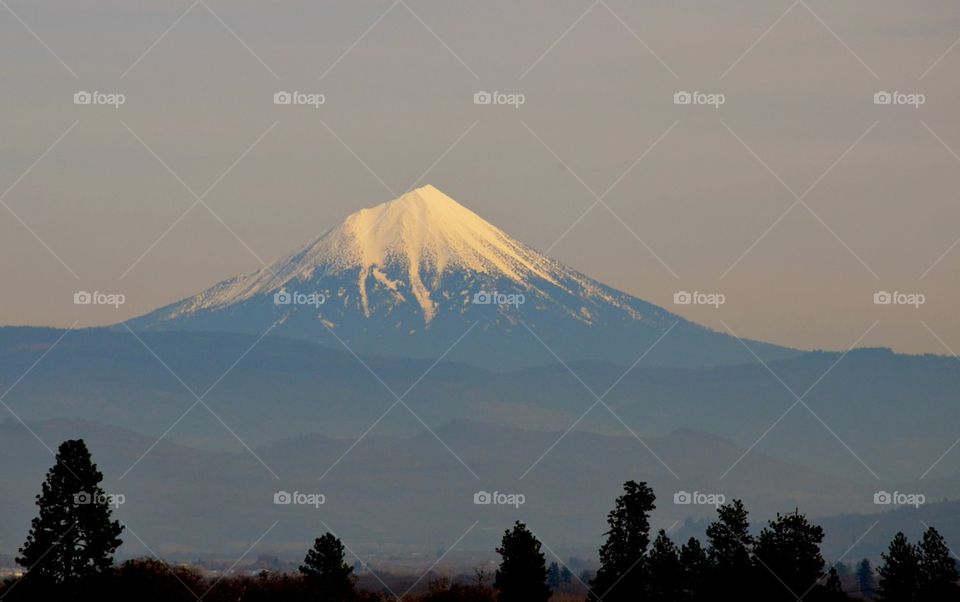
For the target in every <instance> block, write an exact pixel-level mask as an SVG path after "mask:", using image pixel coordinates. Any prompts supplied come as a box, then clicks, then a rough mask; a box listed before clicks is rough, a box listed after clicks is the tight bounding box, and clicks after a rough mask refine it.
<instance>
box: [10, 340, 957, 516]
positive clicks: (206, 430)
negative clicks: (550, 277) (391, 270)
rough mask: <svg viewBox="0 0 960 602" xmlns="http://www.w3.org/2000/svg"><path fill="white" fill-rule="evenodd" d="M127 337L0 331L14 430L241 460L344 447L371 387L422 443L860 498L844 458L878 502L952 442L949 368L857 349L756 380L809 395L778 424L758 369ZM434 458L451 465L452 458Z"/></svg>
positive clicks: (779, 365)
mask: <svg viewBox="0 0 960 602" xmlns="http://www.w3.org/2000/svg"><path fill="white" fill-rule="evenodd" d="M138 336H139V337H140V339H141V340H142V341H143V343H144V344H146V345H147V346H148V347H149V348H150V350H148V349H147V348H145V347H144V345H143V344H141V341H140V340H137V338H135V337H134V336H132V335H131V334H130V333H129V332H127V331H126V330H124V331H120V332H118V331H111V330H108V329H103V328H98V329H83V330H75V331H72V332H65V331H62V330H55V329H42V328H26V327H21V328H0V391H4V390H6V389H7V388H10V387H11V386H12V385H14V384H16V386H13V388H12V389H11V390H10V392H9V393H8V394H7V395H5V396H4V398H3V401H4V403H5V404H6V405H7V406H9V408H10V409H11V410H12V411H13V412H15V413H16V415H17V416H19V417H21V418H22V419H24V420H26V421H45V420H51V419H61V418H67V419H83V420H88V421H93V422H98V423H101V424H108V425H112V426H116V427H121V428H125V429H129V430H132V431H135V432H138V433H141V434H143V435H146V436H149V437H154V438H157V437H160V435H162V434H163V433H164V432H165V431H167V429H168V428H169V427H170V426H171V425H175V426H174V428H172V430H170V431H169V432H168V433H167V435H166V437H167V438H168V439H170V440H175V441H178V442H180V443H183V444H186V445H190V446H192V447H202V448H205V449H209V450H225V449H237V448H240V449H242V448H241V446H240V444H239V442H238V441H237V439H236V438H235V437H234V435H233V434H232V433H236V435H237V436H238V437H240V438H241V439H242V440H243V441H244V442H246V443H247V444H248V445H250V446H254V447H255V446H267V445H271V444H272V443H274V442H276V441H279V440H281V439H286V438H291V437H297V436H300V435H308V434H322V435H326V436H332V437H359V436H360V435H361V434H362V433H364V432H365V431H366V430H367V429H368V428H369V427H370V426H371V425H372V424H373V423H374V421H376V420H377V419H378V418H379V417H380V416H382V415H383V414H384V412H386V411H387V409H388V408H390V406H391V404H392V403H393V402H394V401H395V398H394V397H393V396H392V394H391V393H390V392H389V391H388V390H387V389H386V388H385V387H384V386H383V384H381V382H380V381H379V380H378V378H379V379H382V381H383V383H385V384H386V385H387V386H389V387H390V388H391V389H393V390H394V391H396V392H398V394H400V393H403V392H405V391H407V390H408V389H410V390H409V393H408V394H407V395H406V396H405V397H404V402H405V403H406V404H407V405H408V406H409V407H410V408H411V409H412V410H413V411H414V412H416V414H417V416H418V417H419V418H420V419H422V420H423V422H424V423H426V424H427V425H430V426H431V427H432V428H433V427H438V426H439V425H441V424H444V423H448V422H451V421H457V420H464V419H468V420H476V421H484V422H487V423H491V424H495V425H499V426H509V427H516V428H525V429H529V430H542V431H560V432H563V431H564V430H566V429H568V428H570V427H571V425H574V424H575V425H576V426H575V429H574V430H575V431H576V432H582V433H595V434H613V435H623V434H624V433H626V432H627V431H626V427H625V425H627V426H628V427H629V428H630V429H632V430H634V432H637V433H648V434H651V435H664V434H666V433H671V432H673V431H676V430H678V429H688V430H696V431H701V432H709V433H712V434H713V435H716V436H720V437H723V438H725V439H728V440H730V441H732V442H733V443H735V444H736V445H738V446H740V447H743V448H747V447H750V446H752V445H754V444H756V449H755V451H762V452H763V453H765V454H767V455H769V456H773V457H776V458H778V459H780V460H784V461H787V462H790V463H792V464H796V465H801V466H806V467H808V468H811V469H816V470H821V471H826V472H830V473H832V474H834V475H838V476H842V477H844V478H849V479H855V480H861V481H867V482H869V481H875V480H876V479H875V477H874V476H873V475H872V474H871V473H870V471H869V470H868V469H867V468H866V467H865V466H864V465H863V464H861V463H860V462H859V461H858V460H857V457H859V458H861V459H862V460H863V461H864V462H866V464H867V465H868V466H869V467H870V469H872V470H873V471H875V472H876V474H877V476H879V477H880V478H881V479H882V483H881V484H882V485H883V486H884V487H894V486H895V485H896V484H897V483H898V482H901V481H910V480H913V479H916V478H917V477H918V476H919V475H921V474H924V473H925V472H926V471H927V469H928V468H930V466H931V465H932V464H933V463H934V462H936V461H937V459H938V458H940V457H941V456H942V455H943V454H944V452H945V451H946V450H948V449H953V448H952V446H953V444H954V443H955V442H956V439H957V431H958V428H957V427H958V414H957V383H958V382H960V362H957V361H956V360H955V359H954V358H952V357H947V356H909V355H898V354H895V353H892V352H890V351H885V350H880V349H855V350H853V351H851V352H850V353H848V354H846V355H845V356H842V354H840V353H831V352H820V353H805V354H802V355H800V356H798V357H796V358H791V359H787V360H781V361H778V362H772V363H770V364H768V365H769V366H770V368H771V369H772V370H774V371H775V372H776V374H777V376H779V377H780V378H781V379H783V382H784V383H786V384H787V385H789V386H790V388H792V389H793V390H794V391H801V392H802V391H805V390H807V388H809V387H810V386H811V385H813V384H814V383H817V385H816V386H815V387H814V388H813V389H812V390H811V391H810V392H809V394H808V395H807V396H806V397H805V398H804V403H805V404H807V405H808V406H809V408H810V409H809V410H808V409H807V408H806V407H805V406H803V405H796V407H794V408H793V409H792V410H791V411H789V412H788V413H787V414H786V415H784V413H785V412H787V411H788V409H790V408H791V406H793V405H794V404H795V402H796V400H795V398H794V397H793V396H792V395H791V394H790V392H789V391H787V390H786V388H785V387H784V386H783V385H782V384H781V383H780V382H779V381H778V380H777V378H775V377H774V376H773V375H771V374H770V372H768V371H767V369H766V368H765V367H764V366H762V365H760V364H759V363H756V362H754V363H753V364H743V365H737V366H716V367H706V368H660V367H653V366H645V365H644V362H641V363H640V364H639V365H638V366H637V367H636V368H634V369H633V370H632V371H630V373H629V374H627V375H626V376H623V377H622V378H621V376H622V375H623V371H624V369H623V368H621V367H620V366H616V365H613V364H609V363H601V362H582V363H572V364H570V368H572V369H573V370H574V371H575V372H576V374H577V376H573V375H572V374H571V373H570V372H568V371H567V370H566V368H564V367H563V366H561V365H559V364H553V365H551V366H543V367H530V368H523V369H519V370H514V371H510V372H492V371H487V370H484V369H482V368H476V367H473V366H467V365H464V364H458V363H454V362H449V361H441V362H439V363H437V364H436V366H434V367H433V368H432V370H430V372H429V374H428V375H427V376H426V377H425V378H422V379H421V378H420V376H421V375H422V374H424V373H425V372H426V371H427V370H428V369H429V368H430V367H431V365H432V364H433V360H430V359H409V358H390V357H369V356H361V357H362V359H363V362H364V363H365V364H366V366H369V367H370V369H371V370H373V372H374V373H376V376H377V377H378V378H376V377H374V376H373V375H372V374H371V373H370V372H368V371H367V369H366V367H365V366H364V365H363V364H362V363H361V362H359V361H357V358H355V357H353V356H352V355H351V354H350V353H349V352H348V351H346V350H345V349H342V348H341V349H329V348H326V347H324V346H322V345H319V344H317V343H311V342H309V341H305V340H302V339H293V338H288V337H276V336H267V337H264V338H263V339H262V340H260V341H259V342H258V338H259V335H247V334H237V333H216V332H214V333H211V332H145V333H141V334H139V335H138ZM58 340H59V341H60V342H59V343H57V341H58ZM55 343H56V344H55ZM151 351H152V352H153V353H156V357H155V356H154V355H153V353H151ZM841 356H842V357H841ZM158 357H159V358H160V359H161V360H162V362H163V363H161V362H160V361H158V359H157V358H158ZM241 357H242V360H241V361H240V362H239V363H238V364H237V365H236V367H235V368H234V369H233V370H229V372H228V369H229V368H230V367H231V366H232V365H233V364H234V363H235V362H237V360H238V358H241ZM167 367H169V369H170V370H172V371H173V372H174V373H175V374H176V375H177V376H176V377H174V376H173V375H172V374H171V373H170V372H168V370H167ZM831 367H832V369H831ZM31 368H32V369H31ZM828 370H829V374H827V375H826V376H824V377H823V378H821V376H822V375H823V374H824V373H826V372H827V371H828ZM28 371H29V374H27V376H26V377H24V378H21V377H22V376H23V375H24V373H26V372H28ZM178 378H179V379H182V381H183V383H185V384H186V385H187V386H188V387H190V389H192V390H193V391H194V392H196V393H197V394H198V395H200V394H203V393H204V392H205V391H207V389H209V388H210V387H211V385H214V384H216V386H214V387H213V388H212V389H210V391H209V392H208V393H207V394H206V395H205V396H204V402H205V404H207V405H208V406H209V407H210V408H211V410H213V411H214V412H216V414H217V416H219V417H220V418H221V419H222V420H223V421H224V423H226V424H227V425H229V427H230V428H229V430H228V429H226V428H224V425H223V424H221V423H220V422H219V420H218V419H217V418H216V417H214V416H213V415H212V414H211V413H210V412H208V411H207V410H206V409H205V408H204V406H197V407H195V408H194V409H193V410H192V411H191V412H189V413H188V414H187V415H186V416H184V412H187V410H188V409H190V408H191V406H193V405H194V404H195V402H196V398H195V397H193V394H192V393H191V392H190V391H188V390H187V389H186V388H185V387H184V386H183V385H182V384H181V382H179V381H178ZM578 378H579V379H582V380H583V382H584V383H585V384H586V385H588V386H589V387H590V388H592V389H593V390H594V391H601V392H602V391H605V390H606V389H607V388H608V387H609V386H610V385H611V384H613V383H614V382H616V383H617V385H616V387H614V388H613V389H612V390H611V391H610V392H609V394H608V395H607V396H606V397H604V403H605V404H607V405H608V406H609V407H610V409H611V410H612V411H613V412H616V417H614V415H613V414H611V413H610V412H608V411H607V410H606V409H604V407H603V406H599V405H598V406H597V407H595V408H593V409H592V410H591V411H589V412H587V410H588V409H590V407H591V405H593V404H594V402H595V399H594V398H593V397H592V395H591V394H590V393H589V392H588V391H587V390H586V388H585V387H584V386H583V385H581V383H580V382H578V380H577V379H578ZM818 381H819V382H818ZM414 384H415V385H416V386H413V388H410V387H411V386H412V385H414ZM4 412H6V410H5V409H4ZM585 412H586V414H585ZM814 413H815V414H814ZM181 416H183V418H182V419H181ZM618 418H619V419H622V420H623V423H620V422H619V420H618ZM820 420H822V421H823V423H821V422H820ZM771 425H773V426H771ZM422 429H423V423H421V422H419V421H418V420H416V419H415V418H414V417H413V416H412V415H411V414H410V413H409V412H408V411H407V410H406V409H404V407H403V406H397V407H396V408H394V409H393V410H392V411H390V412H389V414H388V415H386V416H385V417H384V418H383V420H381V421H379V422H377V424H376V428H375V431H374V432H375V433H376V434H380V435H390V436H410V435H411V434H413V433H416V432H419V431H420V430H422ZM768 431H769V432H768ZM761 435H765V436H763V437H762V440H760V441H759V442H758V439H760V438H761ZM448 443H449V444H450V445H451V447H452V448H453V449H455V450H456V449H458V445H459V442H458V441H456V440H450V441H449V442H448ZM845 446H849V449H848V448H847V447H845ZM850 450H852V451H853V452H855V454H856V456H855V455H854V454H852V453H850ZM541 451H542V450H541ZM603 457H604V456H603V455H597V456H595V457H594V460H595V461H596V462H597V463H602V461H603ZM739 470H740V467H738V468H737V469H736V470H735V471H733V472H734V473H736V472H739ZM721 472H722V471H721ZM954 473H960V454H958V453H955V452H954V453H948V454H946V456H944V457H943V458H942V459H940V461H939V462H938V463H937V466H936V469H935V470H933V471H931V472H930V474H929V475H928V476H927V478H926V479H925V480H924V483H925V484H924V488H923V489H920V491H924V492H925V493H927V494H928V497H929V498H930V499H934V498H935V497H940V495H941V493H942V494H943V495H949V496H950V497H958V494H960V482H957V483H952V484H950V483H947V484H945V485H944V486H943V487H942V488H940V489H936V490H935V489H930V487H931V486H932V484H933V479H937V478H941V477H943V476H945V475H949V474H954ZM717 476H719V473H718V474H717Z"/></svg>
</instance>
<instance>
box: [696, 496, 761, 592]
mask: <svg viewBox="0 0 960 602" xmlns="http://www.w3.org/2000/svg"><path fill="white" fill-rule="evenodd" d="M707 541H708V542H709V547H708V548H707V557H708V558H709V560H710V577H709V583H710V586H709V587H710V591H711V592H712V593H713V595H716V596H719V598H718V599H724V597H726V599H735V598H738V597H742V595H743V593H742V588H743V584H744V583H749V582H751V581H752V577H753V561H752V559H751V557H750V553H751V550H752V548H753V537H752V536H751V535H750V521H749V518H748V516H747V510H746V508H744V507H743V502H742V501H740V500H733V501H732V502H731V503H729V504H724V505H723V506H720V507H719V508H717V520H716V521H714V522H712V523H710V524H709V525H708V526H707Z"/></svg>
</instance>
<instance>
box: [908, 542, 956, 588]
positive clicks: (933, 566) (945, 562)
mask: <svg viewBox="0 0 960 602" xmlns="http://www.w3.org/2000/svg"><path fill="white" fill-rule="evenodd" d="M917 551H918V553H919V555H920V591H919V593H920V599H922V600H946V599H957V598H958V597H960V596H957V593H958V589H957V585H956V583H957V579H958V575H957V566H956V564H955V563H954V562H953V558H951V557H950V548H948V547H947V542H946V541H944V539H943V536H942V535H940V533H938V532H937V530H936V529H934V528H933V527H929V528H928V529H927V530H926V532H925V533H924V534H923V540H922V541H921V542H920V545H919V546H918V550H917Z"/></svg>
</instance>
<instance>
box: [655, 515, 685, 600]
mask: <svg viewBox="0 0 960 602" xmlns="http://www.w3.org/2000/svg"><path fill="white" fill-rule="evenodd" d="M647 579H648V582H647V583H648V585H647V596H648V599H649V600H651V601H652V602H676V601H677V600H678V599H679V598H680V595H681V592H682V591H683V570H682V568H681V566H680V551H679V550H678V549H677V546H676V545H675V544H674V543H673V541H671V540H670V538H669V537H667V533H666V531H664V530H663V529H661V530H660V531H659V532H658V533H657V538H656V539H654V540H653V545H652V546H650V552H649V553H648V554H647Z"/></svg>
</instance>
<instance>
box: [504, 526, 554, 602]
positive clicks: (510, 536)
mask: <svg viewBox="0 0 960 602" xmlns="http://www.w3.org/2000/svg"><path fill="white" fill-rule="evenodd" d="M497 554H500V557H501V560H500V568H498V569H497V576H496V580H495V581H494V583H493V586H494V587H495V588H496V589H497V600H498V601H499V602H546V601H547V600H548V599H549V598H550V594H551V592H550V588H549V587H548V586H547V564H546V561H545V560H544V558H543V553H542V552H541V551H540V542H539V541H538V540H537V538H536V537H534V535H533V533H531V532H530V530H529V529H527V526H526V525H524V524H523V523H521V522H520V521H517V522H516V523H515V524H514V526H513V530H507V531H506V532H504V534H503V541H502V542H501V544H500V547H499V548H497Z"/></svg>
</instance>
